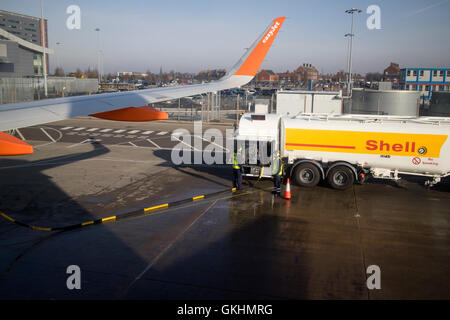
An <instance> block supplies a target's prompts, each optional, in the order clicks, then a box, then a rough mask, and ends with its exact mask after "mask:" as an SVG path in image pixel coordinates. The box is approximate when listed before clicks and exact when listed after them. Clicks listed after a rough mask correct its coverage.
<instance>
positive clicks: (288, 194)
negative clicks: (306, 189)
mask: <svg viewBox="0 0 450 320" xmlns="http://www.w3.org/2000/svg"><path fill="white" fill-rule="evenodd" d="M284 198H285V199H288V200H289V199H291V184H290V183H289V178H287V182H286V190H284Z"/></svg>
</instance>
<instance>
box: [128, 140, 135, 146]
mask: <svg viewBox="0 0 450 320" xmlns="http://www.w3.org/2000/svg"><path fill="white" fill-rule="evenodd" d="M128 143H129V144H131V145H132V146H133V147H137V145H135V144H134V143H133V142H131V141H128Z"/></svg>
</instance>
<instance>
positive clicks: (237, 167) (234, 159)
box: [233, 152, 241, 169]
mask: <svg viewBox="0 0 450 320" xmlns="http://www.w3.org/2000/svg"><path fill="white" fill-rule="evenodd" d="M240 168H241V167H240V166H239V163H238V159H237V153H236V152H235V153H234V156H233V169H240Z"/></svg>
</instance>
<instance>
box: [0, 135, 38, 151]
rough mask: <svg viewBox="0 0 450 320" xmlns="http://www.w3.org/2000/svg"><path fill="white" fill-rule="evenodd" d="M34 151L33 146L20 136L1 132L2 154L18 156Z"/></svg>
mask: <svg viewBox="0 0 450 320" xmlns="http://www.w3.org/2000/svg"><path fill="white" fill-rule="evenodd" d="M30 153H33V147H32V146H30V145H29V144H28V143H26V142H23V141H22V140H20V139H19V138H16V137H13V136H11V135H9V134H7V133H4V132H0V156H18V155H21V154H30Z"/></svg>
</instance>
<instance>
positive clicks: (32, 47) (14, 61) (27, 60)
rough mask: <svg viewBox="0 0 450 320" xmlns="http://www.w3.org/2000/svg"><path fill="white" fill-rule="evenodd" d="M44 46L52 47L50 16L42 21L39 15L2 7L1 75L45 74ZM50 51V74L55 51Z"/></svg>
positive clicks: (12, 76) (25, 75)
mask: <svg viewBox="0 0 450 320" xmlns="http://www.w3.org/2000/svg"><path fill="white" fill-rule="evenodd" d="M42 24H43V26H44V30H41V29H42V27H41V26H42ZM42 31H44V32H42ZM44 45H45V47H46V48H48V36H47V20H46V19H44V21H43V23H41V19H40V18H37V17H32V16H27V15H23V14H19V13H14V12H9V11H4V10H0V78H5V77H7V78H21V77H33V76H38V77H39V76H43V66H44V63H43V51H44V49H43V46H44ZM46 52H47V54H46V56H47V74H48V70H49V63H48V53H51V50H49V49H46Z"/></svg>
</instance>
